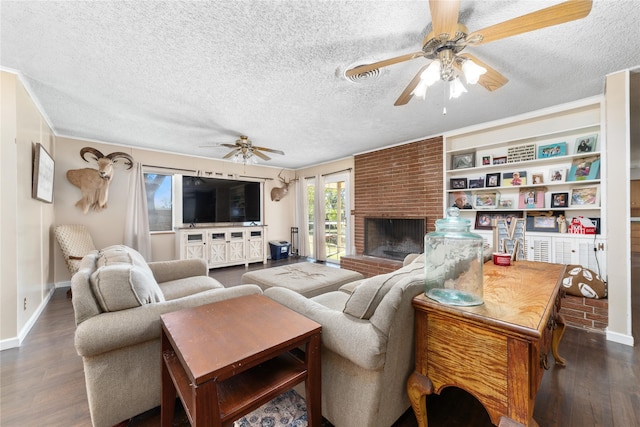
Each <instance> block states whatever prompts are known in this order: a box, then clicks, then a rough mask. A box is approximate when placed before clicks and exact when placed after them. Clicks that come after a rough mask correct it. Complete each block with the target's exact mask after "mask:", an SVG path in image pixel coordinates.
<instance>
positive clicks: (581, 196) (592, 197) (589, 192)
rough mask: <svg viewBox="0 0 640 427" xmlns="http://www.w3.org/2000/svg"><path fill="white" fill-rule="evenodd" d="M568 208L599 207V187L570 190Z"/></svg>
mask: <svg viewBox="0 0 640 427" xmlns="http://www.w3.org/2000/svg"><path fill="white" fill-rule="evenodd" d="M569 206H572V207H589V206H600V187H599V186H597V185H594V186H593V187H576V188H572V189H571V198H570V199H569Z"/></svg>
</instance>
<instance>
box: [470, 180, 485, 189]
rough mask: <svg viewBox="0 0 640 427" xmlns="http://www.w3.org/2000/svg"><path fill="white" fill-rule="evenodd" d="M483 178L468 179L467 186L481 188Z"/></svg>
mask: <svg viewBox="0 0 640 427" xmlns="http://www.w3.org/2000/svg"><path fill="white" fill-rule="evenodd" d="M483 187H484V178H477V179H470V180H469V188H483Z"/></svg>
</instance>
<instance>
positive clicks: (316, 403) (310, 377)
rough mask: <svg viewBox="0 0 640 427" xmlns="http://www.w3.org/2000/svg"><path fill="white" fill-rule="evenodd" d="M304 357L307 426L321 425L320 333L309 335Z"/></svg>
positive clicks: (317, 426)
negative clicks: (305, 360)
mask: <svg viewBox="0 0 640 427" xmlns="http://www.w3.org/2000/svg"><path fill="white" fill-rule="evenodd" d="M305 357H306V359H307V380H306V381H305V394H306V398H307V399H306V401H307V411H308V416H309V427H320V426H321V425H322V383H321V381H322V375H321V363H320V334H316V335H314V336H312V337H311V340H310V341H309V342H308V343H307V346H306V351H305Z"/></svg>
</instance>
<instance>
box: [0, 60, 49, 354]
mask: <svg viewBox="0 0 640 427" xmlns="http://www.w3.org/2000/svg"><path fill="white" fill-rule="evenodd" d="M0 75H1V79H2V141H1V144H2V149H1V150H0V153H1V158H0V164H1V166H2V174H1V176H2V178H1V179H2V182H1V191H2V196H1V197H0V203H1V205H0V211H2V214H1V217H0V228H1V234H0V239H1V241H2V244H1V245H0V248H1V250H2V253H1V256H0V259H1V262H2V264H1V267H2V275H1V276H0V277H1V278H2V283H1V284H0V296H1V297H2V300H1V302H0V304H1V307H0V308H1V314H0V324H2V327H1V329H0V348H2V349H4V348H8V347H13V346H16V345H18V344H19V342H20V341H21V340H22V339H23V338H24V337H25V336H26V334H27V333H28V331H29V329H30V328H31V326H33V323H34V322H35V320H36V319H37V317H38V315H39V312H40V311H41V310H42V308H43V307H44V306H45V305H46V302H47V301H48V298H49V297H50V296H51V292H52V291H53V270H52V269H51V265H52V248H53V240H52V234H51V230H52V223H53V217H54V205H53V204H48V203H44V202H41V201H38V200H36V199H33V198H32V197H31V186H32V173H33V152H34V147H35V143H41V144H42V145H43V146H44V148H45V149H46V150H47V151H48V152H49V153H50V154H51V155H52V156H54V158H55V138H54V136H53V132H52V131H51V129H50V128H49V126H48V125H47V123H46V120H45V118H44V117H43V116H42V114H41V113H40V112H39V110H38V107H37V106H36V104H35V103H34V102H33V100H32V99H31V97H30V95H29V93H28V92H27V90H26V89H25V87H24V86H23V85H22V84H21V82H20V81H19V79H17V78H16V76H15V75H13V74H10V73H6V72H1V73H0ZM54 199H55V195H54Z"/></svg>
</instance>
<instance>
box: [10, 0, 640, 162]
mask: <svg viewBox="0 0 640 427" xmlns="http://www.w3.org/2000/svg"><path fill="white" fill-rule="evenodd" d="M557 3H559V1H526V0H522V1H465V0H462V2H461V7H460V19H459V22H461V23H463V24H465V25H466V26H467V27H468V28H469V30H470V31H474V30H478V29H481V28H484V27H487V26H489V25H492V24H495V23H498V22H502V21H504V20H506V19H510V18H514V17H517V16H520V15H523V14H525V13H528V12H531V11H535V10H538V9H541V8H543V7H547V6H551V5H553V4H557ZM0 16H1V18H0V25H1V27H0V31H1V34H0V36H1V38H0V43H1V46H0V65H1V66H2V67H3V68H4V69H9V70H13V71H17V72H19V73H20V74H21V75H22V77H23V79H24V81H25V83H26V84H27V86H28V88H29V90H30V91H31V93H32V95H33V96H34V97H35V98H36V101H37V102H38V103H39V104H40V106H41V107H42V108H43V110H44V112H45V114H46V115H47V116H48V119H49V121H50V124H51V125H52V127H53V129H54V131H55V133H56V134H57V135H61V136H69V137H73V138H81V139H88V140H94V141H104V142H109V143H115V144H123V145H129V146H135V147H141V148H153V149H159V150H164V151H170V152H176V153H184V154H191V155H197V156H204V157H212V158H221V157H222V156H224V155H225V154H226V153H227V149H225V148H222V147H215V146H213V147H202V146H203V145H207V144H211V145H215V143H233V141H235V139H237V137H238V136H239V135H240V134H246V135H248V136H249V137H250V139H251V140H252V141H253V143H254V144H256V145H260V146H267V147H270V148H274V149H279V150H283V151H284V152H285V153H286V154H285V155H284V156H279V155H273V156H272V157H273V159H272V160H271V161H270V162H267V164H270V165H272V166H277V167H287V168H300V167H304V166H309V165H313V164H317V163H321V162H325V161H330V160H334V159H339V158H343V157H346V156H349V155H352V154H354V153H358V152H363V151H367V150H371V149H374V148H379V147H383V146H388V145H391V144H396V143H401V142H405V141H411V140H416V139H419V138H422V137H425V136H432V135H437V134H442V133H443V132H446V131H448V130H452V129H457V128H461V127H464V126H468V125H472V124H476V123H481V122H485V121H489V120H493V119H499V118H503V117H508V116H512V115H514V114H518V113H523V112H527V111H532V110H536V109H540V108H543V107H547V106H551V105H556V104H560V103H565V102H569V101H573V100H577V99H581V98H586V97H589V96H593V95H598V94H602V93H603V91H604V77H605V75H606V74H608V73H612V72H616V71H619V70H622V69H626V68H632V67H635V66H637V65H639V64H640V30H639V29H638V24H637V22H639V21H640V6H639V5H638V2H637V0H627V1H621V0H600V1H598V0H596V1H594V3H593V9H592V11H591V13H590V15H589V16H587V17H586V18H584V19H582V20H578V21H574V22H570V23H566V24H562V25H559V26H555V27H550V28H546V29H542V30H538V31H535V32H531V33H526V34H522V35H518V36H515V37H511V38H508V39H504V40H500V41H495V42H492V43H488V44H486V45H483V46H478V47H468V48H467V49H466V50H465V51H468V52H470V53H472V54H474V55H475V56H477V57H478V58H479V59H481V60H483V61H484V62H486V63H488V64H489V65H491V66H492V67H494V68H495V69H496V70H498V71H499V72H501V73H502V74H503V75H504V76H506V77H507V78H508V79H509V83H507V84H506V85H505V86H504V87H502V88H501V89H498V90H497V91H495V92H488V91H486V90H485V89H484V88H482V87H480V86H472V87H468V90H469V92H468V93H465V94H463V95H462V96H461V97H460V98H458V99H456V100H451V101H449V100H448V99H445V97H444V90H443V89H444V88H445V87H446V85H445V84H444V83H443V82H439V83H437V84H436V85H435V86H433V87H432V88H431V89H429V91H428V93H427V98H426V100H424V101H422V100H418V99H413V100H412V101H410V102H409V103H408V104H407V105H405V106H401V107H394V106H393V103H394V101H395V100H396V98H397V97H398V96H399V95H400V93H401V92H402V90H403V89H404V88H405V87H406V86H407V84H408V83H409V81H410V80H411V79H412V78H413V76H414V75H415V74H416V73H417V71H418V69H420V68H421V67H422V66H423V65H425V64H426V63H427V60H425V59H424V58H418V59H414V60H411V61H407V62H404V63H401V64H396V65H392V66H389V67H386V68H383V69H381V70H380V73H379V75H378V76H377V77H372V78H369V79H361V80H358V81H356V82H353V81H350V80H348V79H346V78H345V77H344V75H343V73H344V71H345V70H346V69H347V68H349V67H350V66H353V65H358V64H361V63H366V62H372V61H377V60H382V59H386V58H389V57H393V56H398V55H402V54H405V53H410V52H415V51H418V50H420V49H421V42H422V39H423V37H424V36H425V35H426V33H427V32H428V31H430V30H431V16H430V13H429V4H428V2H426V1H299V0H295V1H213V2H204V1H198V2H192V1H181V2H179V1H165V2H158V1H124V2H123V1H100V2H92V1H91V2H90V1H87V2H79V1H7V0H2V2H0ZM445 103H446V107H447V115H446V116H443V115H442V109H443V106H444V105H445Z"/></svg>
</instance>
